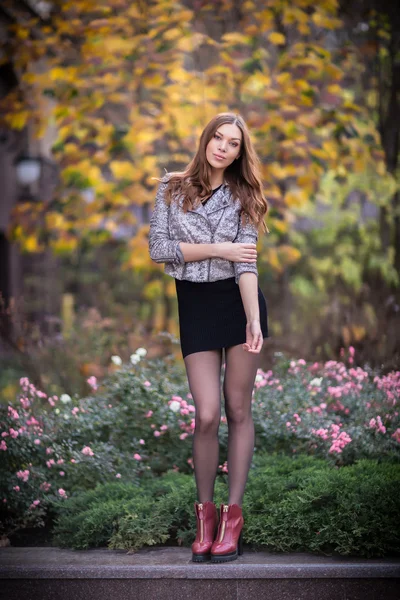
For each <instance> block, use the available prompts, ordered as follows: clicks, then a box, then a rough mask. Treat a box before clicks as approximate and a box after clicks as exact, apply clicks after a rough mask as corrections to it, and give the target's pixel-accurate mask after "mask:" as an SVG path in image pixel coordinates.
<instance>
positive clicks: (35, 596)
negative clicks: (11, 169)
mask: <svg viewBox="0 0 400 600" xmlns="http://www.w3.org/2000/svg"><path fill="white" fill-rule="evenodd" d="M0 579H1V582H0V598H3V597H4V598H7V600H14V598H15V599H18V600H56V599H57V600H64V599H65V600H81V599H82V600H83V599H85V600H113V599H115V600H128V599H129V600H133V599H136V598H138V599H139V598H140V599H141V600H142V599H143V598H144V599H145V600H153V599H157V600H159V599H161V598H162V599H169V598H174V599H175V600H184V599H185V600H186V599H188V598H190V599H192V600H203V599H204V600H228V599H229V600H236V599H240V600H258V599H260V598H263V599H264V598H267V599H268V600H317V599H318V600H320V598H321V597H322V598H323V600H378V599H379V600H399V598H400V557H399V558H385V559H379V558H374V559H360V558H346V557H341V556H335V557H328V556H316V555H313V554H308V553H302V552H298V553H290V554H289V553H288V554H285V553H272V552H254V551H251V550H250V549H246V546H245V547H244V553H243V555H242V556H240V557H239V558H238V559H237V560H235V561H232V562H228V563H223V564H210V563H203V564H202V563H193V562H192V561H191V551H190V548H177V547H166V546H154V547H145V548H142V549H141V550H139V551H138V552H136V553H134V554H128V553H127V552H126V551H125V550H108V549H106V548H97V549H93V550H67V549H62V548H55V547H54V548H53V547H25V548H19V547H8V548H0Z"/></svg>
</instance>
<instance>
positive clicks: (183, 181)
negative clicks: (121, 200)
mask: <svg viewBox="0 0 400 600" xmlns="http://www.w3.org/2000/svg"><path fill="white" fill-rule="evenodd" d="M225 123H232V124H234V125H237V126H238V127H239V129H240V130H241V132H242V140H241V148H240V156H239V158H238V159H237V160H234V161H233V162H232V163H231V164H230V165H229V166H228V167H227V168H226V169H225V171H224V179H225V181H226V182H227V183H228V185H229V187H230V190H231V192H232V196H233V199H236V198H238V199H239V200H240V203H241V205H242V217H241V218H242V222H243V223H245V222H247V221H248V220H250V222H252V223H253V224H254V225H255V226H256V227H257V228H259V227H260V225H261V226H262V228H263V231H264V232H268V233H270V232H269V229H268V227H267V226H266V224H265V222H264V216H265V215H266V213H267V211H268V204H267V201H266V199H265V198H264V195H263V192H262V183H261V175H260V160H259V158H258V156H257V153H256V151H255V149H254V146H253V143H252V141H251V139H250V134H249V130H248V128H247V125H246V123H245V121H244V119H243V117H242V116H241V115H240V114H235V113H231V112H223V113H219V114H217V115H216V116H215V117H213V118H212V119H211V121H209V123H208V124H207V125H206V126H205V128H204V130H203V132H202V134H201V136H200V142H199V147H198V149H197V152H196V154H195V156H194V157H193V159H192V160H191V161H190V163H189V164H188V165H187V167H186V169H185V170H184V171H182V172H172V173H169V174H168V177H169V179H168V185H167V188H166V190H165V196H164V198H165V201H166V203H167V204H168V205H169V204H170V202H171V201H172V200H173V199H176V198H177V197H178V196H183V202H182V208H183V210H184V212H186V211H187V210H188V209H193V208H195V207H196V206H198V204H199V203H200V202H202V201H204V200H205V199H207V198H209V197H210V196H211V193H212V188H211V183H210V175H211V169H212V167H211V165H210V164H209V162H208V161H207V158H206V147H207V144H208V142H209V141H210V140H211V138H212V137H213V135H214V134H215V132H216V130H217V129H218V128H219V127H220V126H221V125H224V124H225ZM156 179H158V178H156ZM158 180H159V179H158ZM159 181H160V180H159Z"/></svg>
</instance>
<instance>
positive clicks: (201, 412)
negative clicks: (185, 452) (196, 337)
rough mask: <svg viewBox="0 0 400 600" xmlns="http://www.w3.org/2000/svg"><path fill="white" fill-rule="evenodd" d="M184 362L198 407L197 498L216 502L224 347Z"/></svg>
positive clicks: (191, 356) (195, 458) (195, 456)
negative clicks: (214, 499) (215, 489)
mask: <svg viewBox="0 0 400 600" xmlns="http://www.w3.org/2000/svg"><path fill="white" fill-rule="evenodd" d="M184 361H185V367H186V373H187V377H188V383H189V388H190V392H191V394H192V396H193V401H194V405H195V408H196V413H195V430H194V434H193V444H192V448H193V464H194V473H195V479H196V487H197V498H198V501H199V502H207V501H209V502H212V501H213V495H214V484H215V478H216V475H217V469H218V460H219V441H218V429H219V423H220V420H221V363H222V349H219V350H207V351H205V352H194V353H193V354H189V355H188V356H186V357H185V359H184Z"/></svg>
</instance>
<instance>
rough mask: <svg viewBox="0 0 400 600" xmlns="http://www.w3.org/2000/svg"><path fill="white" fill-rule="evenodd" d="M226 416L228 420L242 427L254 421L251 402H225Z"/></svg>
mask: <svg viewBox="0 0 400 600" xmlns="http://www.w3.org/2000/svg"><path fill="white" fill-rule="evenodd" d="M225 414H226V420H227V422H228V424H229V423H232V424H234V425H240V424H242V423H246V421H248V420H251V419H252V414H251V401H250V403H249V402H246V401H244V400H243V401H237V402H232V401H229V400H226V401H225Z"/></svg>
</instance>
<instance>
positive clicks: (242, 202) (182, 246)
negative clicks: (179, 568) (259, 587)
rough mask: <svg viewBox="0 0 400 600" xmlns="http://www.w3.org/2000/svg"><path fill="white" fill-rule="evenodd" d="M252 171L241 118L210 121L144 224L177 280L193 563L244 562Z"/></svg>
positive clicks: (258, 313) (258, 207) (255, 222)
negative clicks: (220, 499) (224, 481)
mask: <svg viewBox="0 0 400 600" xmlns="http://www.w3.org/2000/svg"><path fill="white" fill-rule="evenodd" d="M259 164H260V163H259V159H258V157H257V155H256V152H255V150H254V147H253V145H252V142H251V140H250V136H249V132H248V129H247V126H246V124H245V122H244V120H243V118H242V117H241V116H240V115H238V114H234V113H229V112H228V113H220V114H218V115H216V116H215V117H214V118H213V119H211V121H210V122H209V123H208V124H207V126H206V127H205V129H204V131H203V132H202V134H201V137H200V143H199V147H198V150H197V152H196V155H195V156H194V158H193V159H192V161H191V162H190V163H189V164H188V166H187V167H186V169H185V170H184V171H183V172H179V173H178V172H175V173H169V174H167V175H166V176H165V177H164V178H163V179H162V180H161V183H160V185H159V187H158V190H157V194H156V202H155V207H154V211H153V214H152V217H151V219H150V231H149V250H150V257H151V258H152V260H154V261H155V262H158V263H165V266H164V270H165V272H166V273H167V274H168V275H171V276H172V277H174V278H175V283H176V292H177V299H178V314H179V329H180V343H181V349H182V355H183V359H184V362H185V368H186V373H187V377H188V384H189V388H190V392H191V394H192V396H193V400H194V404H195V408H196V412H195V431H194V435H193V462H194V472H195V480H196V487H197V496H198V501H197V502H195V503H194V508H195V513H196V520H197V534H196V539H195V541H194V542H193V544H192V560H193V561H195V562H202V561H205V560H210V559H211V562H225V561H230V560H234V559H236V558H237V556H238V553H239V554H242V553H243V545H242V528H243V524H244V519H243V515H242V500H243V495H244V490H245V485H246V482H247V476H248V472H249V468H250V465H251V460H252V456H253V449H254V423H253V419H252V413H251V402H252V391H253V387H254V381H255V376H256V373H257V369H258V368H259V363H260V350H261V348H262V345H263V339H264V338H266V337H268V324H267V306H266V301H265V298H264V295H263V293H262V292H261V289H260V287H259V285H258V271H257V250H256V243H257V239H258V229H259V227H260V226H262V227H263V229H264V231H267V232H268V228H267V227H266V226H265V223H264V215H265V214H266V212H267V210H268V206H267V202H266V200H265V198H264V197H263V194H262V185H261V179H260V170H259ZM223 351H224V353H225V355H224V359H225V365H224V367H225V369H224V381H223V394H224V399H225V412H226V417H227V423H228V484H229V499H228V504H221V506H220V515H219V517H220V518H219V525H218V511H217V508H216V506H215V504H214V503H213V494H214V483H215V477H216V472H217V469H218V463H219V442H218V429H219V423H220V418H221V389H220V388H221V385H220V383H221V367H222V354H223ZM217 529H218V531H216V530H217ZM215 534H216V535H215Z"/></svg>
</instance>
